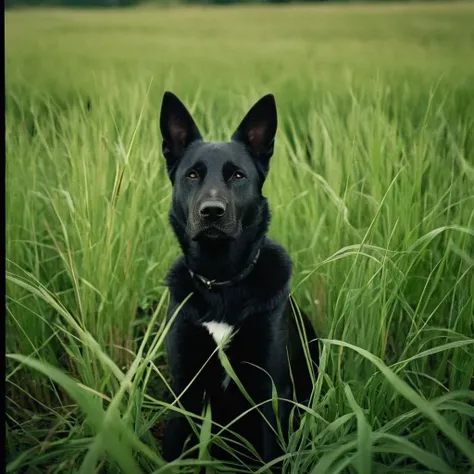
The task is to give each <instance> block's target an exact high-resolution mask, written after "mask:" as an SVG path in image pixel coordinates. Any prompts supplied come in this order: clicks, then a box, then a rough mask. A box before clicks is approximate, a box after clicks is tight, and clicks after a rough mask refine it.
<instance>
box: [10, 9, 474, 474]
mask: <svg viewBox="0 0 474 474" xmlns="http://www.w3.org/2000/svg"><path fill="white" fill-rule="evenodd" d="M472 25H474V3H470V2H449V3H444V2H436V3H421V2H420V3H413V4H412V3H407V4H405V3H404V4H395V3H393V4H392V3H390V4H389V5H381V4H373V5H372V4H359V5H350V6H346V5H344V6H343V5H310V6H306V5H283V6H274V5H272V6H269V5H268V6H267V5H265V6H262V5H260V6H255V5H252V6H238V7H234V6H232V7H226V8H223V7H210V6H209V7H205V8H204V7H186V8H184V7H173V8H166V9H165V8H156V9H155V8H149V7H139V8H135V9H125V10H95V9H94V10H82V9H81V10H68V9H64V10H63V9H50V8H39V9H18V10H17V9H15V10H11V11H7V12H6V14H5V30H6V31H5V42H6V43H5V68H6V91H5V101H6V105H5V120H6V127H5V137H6V193H5V194H6V271H7V273H6V352H7V356H6V375H5V377H6V404H7V411H6V441H5V449H6V454H7V458H6V468H7V472H10V473H20V472H25V473H26V472H27V473H39V472H50V473H64V472H71V473H72V472H80V473H81V474H90V473H93V472H97V473H102V472H110V473H119V472H121V473H134V474H136V473H138V472H143V473H158V472H160V473H161V472H175V470H176V468H177V466H181V468H182V472H197V468H198V467H199V466H208V470H209V471H208V472H255V471H252V470H251V468H250V467H249V464H248V462H247V460H246V458H242V457H240V458H239V459H238V460H236V463H235V465H234V466H227V467H225V466H222V465H220V464H219V463H218V462H216V461H214V460H212V459H210V458H209V455H208V450H207V448H208V447H209V445H210V443H223V442H224V441H225V432H224V433H221V434H220V435H218V436H215V437H213V436H211V434H210V430H209V428H210V423H211V418H210V413H209V412H206V413H204V414H203V416H201V417H196V418H195V422H196V429H197V430H198V433H199V439H200V446H199V451H198V453H197V455H198V456H197V457H198V460H194V461H193V460H189V459H187V460H186V459H182V460H180V461H179V462H177V463H175V464H169V465H166V464H165V463H164V462H163V459H162V458H161V454H160V437H161V431H162V423H163V420H164V419H165V418H166V417H167V416H168V415H169V414H170V413H171V412H173V411H176V410H177V411H179V410H180V408H179V404H178V403H176V402H174V403H172V398H170V396H169V393H168V389H167V384H168V382H169V378H168V373H167V368H166V355H165V347H164V344H163V337H164V334H165V333H166V330H167V328H166V327H165V324H164V323H163V319H164V315H165V313H166V308H167V302H168V293H167V289H166V287H165V284H164V277H165V275H166V272H167V271H168V269H169V267H170V265H171V264H172V262H173V260H174V259H175V258H176V257H177V256H178V255H179V253H180V252H179V248H178V246H177V243H176V241H175V238H174V236H173V234H172V231H171V228H170V226H169V224H168V216H167V213H168V207H169V203H170V193H171V189H170V184H169V181H168V179H167V176H166V173H165V167H164V158H163V157H162V155H161V137H160V130H159V110H160V105H161V98H162V95H163V92H164V91H165V90H171V91H173V92H174V93H175V94H177V95H178V96H179V97H180V99H181V100H183V102H184V103H185V104H186V106H187V107H188V108H189V109H190V110H191V112H192V114H193V116H194V118H195V119H196V122H197V124H198V126H199V128H200V130H201V131H202V132H203V133H204V136H205V139H207V140H216V141H218V140H228V139H229V138H230V135H231V133H232V132H233V130H234V129H235V127H237V125H238V123H239V121H240V119H241V118H242V117H243V114H244V113H245V112H246V111H247V110H248V108H249V107H250V106H251V105H252V104H253V103H254V102H255V101H256V100H257V99H258V98H260V97H261V96H263V95H264V94H266V93H268V92H272V93H274V95H275V97H276V102H277V109H278V121H279V124H278V132H277V137H276V145H275V154H274V156H273V158H272V165H271V170H270V173H269V177H268V179H267V182H266V184H265V187H264V194H265V196H266V197H267V198H268V200H269V204H270V209H271V212H272V221H271V226H270V233H269V237H270V238H272V239H274V240H276V241H278V242H279V243H280V244H282V245H284V246H285V248H286V249H287V250H288V252H289V254H290V256H291V258H292V260H293V264H294V272H293V278H292V287H291V291H292V295H293V296H294V297H295V298H296V301H297V302H298V305H299V306H300V307H301V309H303V310H304V311H305V312H307V313H308V314H310V316H311V319H312V323H313V325H314V327H315V328H316V330H317V331H318V335H319V337H320V342H319V344H320V349H321V354H322V356H321V364H320V376H319V377H318V380H317V382H316V384H315V388H314V393H313V397H312V400H311V401H310V404H309V406H308V407H307V408H304V407H303V408H302V409H303V410H305V414H304V417H303V424H302V426H301V427H300V429H298V430H297V431H295V432H293V433H292V434H291V437H290V441H289V444H288V446H286V454H285V456H284V472H288V473H290V472H291V473H302V472H308V473H312V474H317V473H321V474H336V473H356V474H369V473H374V474H379V473H387V474H388V473H390V474H392V473H399V472H400V473H402V472H403V473H412V472H413V473H414V472H430V473H431V472H433V473H434V472H436V473H442V474H445V473H466V474H467V473H469V472H472V469H474V455H473V453H474V444H473V441H472V440H473V438H474V409H473V402H474V379H473V372H474V346H473V345H474V296H473V295H474V86H473V84H474V63H473V62H472V58H471V57H472V51H473V50H474V29H473V26H472ZM177 317H179V315H178V316H177ZM300 408H301V407H300ZM243 445H244V446H242V447H240V448H239V450H240V451H245V449H250V447H249V446H245V441H243ZM237 451H238V450H236V451H235V452H237ZM247 452H248V451H247ZM270 467H271V466H264V467H262V468H261V469H260V470H259V471H258V472H269V471H268V468H270Z"/></svg>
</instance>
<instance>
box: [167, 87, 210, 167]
mask: <svg viewBox="0 0 474 474" xmlns="http://www.w3.org/2000/svg"><path fill="white" fill-rule="evenodd" d="M160 128H161V135H162V136H163V147H162V149H163V155H164V156H165V158H166V167H167V169H168V174H171V173H172V171H173V169H174V168H175V166H176V164H177V163H178V161H179V159H180V158H181V157H182V156H183V154H184V152H185V151H186V148H187V147H188V146H189V145H190V144H191V143H192V142H193V141H195V140H200V139H202V137H201V133H200V132H199V130H198V128H197V126H196V124H195V122H194V120H193V118H192V117H191V114H190V113H189V112H188V109H187V108H186V106H185V105H184V104H183V103H182V102H181V101H180V100H179V99H178V97H176V96H175V95H174V94H173V93H172V92H169V91H166V92H165V93H164V95H163V101H162V103H161V114H160Z"/></svg>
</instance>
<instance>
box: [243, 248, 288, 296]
mask: <svg viewBox="0 0 474 474" xmlns="http://www.w3.org/2000/svg"><path fill="white" fill-rule="evenodd" d="M292 271H293V263H292V261H291V258H290V256H289V254H288V252H287V251H286V250H285V249H284V248H283V247H282V246H281V245H279V244H277V243H276V242H274V241H272V240H270V239H266V240H265V242H264V244H263V245H262V247H261V249H260V257H259V259H258V263H257V265H256V266H255V270H254V271H253V274H252V278H251V279H249V285H251V288H252V293H253V294H254V296H256V297H257V298H258V299H260V300H269V299H272V300H273V299H275V298H279V297H281V296H283V297H284V295H285V294H286V293H288V291H289V286H290V281H291V274H292Z"/></svg>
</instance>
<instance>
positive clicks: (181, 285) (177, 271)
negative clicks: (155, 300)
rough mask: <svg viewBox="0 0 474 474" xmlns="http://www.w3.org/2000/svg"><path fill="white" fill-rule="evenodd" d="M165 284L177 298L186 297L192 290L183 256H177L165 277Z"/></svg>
mask: <svg viewBox="0 0 474 474" xmlns="http://www.w3.org/2000/svg"><path fill="white" fill-rule="evenodd" d="M165 283H166V286H167V287H168V288H169V289H170V291H171V293H173V294H174V295H175V296H176V297H177V298H178V299H182V298H186V296H187V295H188V294H189V293H190V292H191V291H193V282H192V278H191V275H190V274H189V271H188V269H187V267H186V264H185V262H184V257H183V256H180V257H178V258H177V259H176V260H175V261H174V263H173V265H172V266H171V268H170V269H169V271H168V274H167V275H166V278H165Z"/></svg>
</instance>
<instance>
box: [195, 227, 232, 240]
mask: <svg viewBox="0 0 474 474" xmlns="http://www.w3.org/2000/svg"><path fill="white" fill-rule="evenodd" d="M233 239H234V236H233V235H232V234H228V233H227V232H224V231H223V230H221V229H219V228H218V227H215V226H210V227H206V228H205V229H202V230H200V231H199V232H197V233H196V234H195V235H194V236H193V237H192V240H195V241H203V240H212V241H222V240H233Z"/></svg>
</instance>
